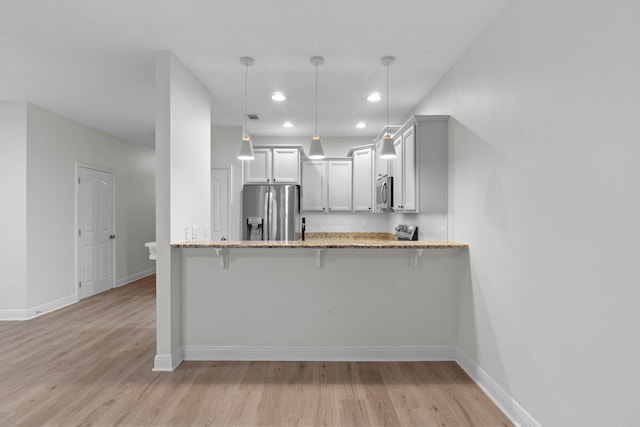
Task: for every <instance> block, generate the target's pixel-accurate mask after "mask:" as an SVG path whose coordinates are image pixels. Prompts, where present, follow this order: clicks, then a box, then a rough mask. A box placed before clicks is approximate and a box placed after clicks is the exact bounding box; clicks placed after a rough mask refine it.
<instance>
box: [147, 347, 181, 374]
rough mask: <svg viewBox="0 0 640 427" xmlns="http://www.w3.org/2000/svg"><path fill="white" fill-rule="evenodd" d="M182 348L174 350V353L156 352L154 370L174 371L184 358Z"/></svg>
mask: <svg viewBox="0 0 640 427" xmlns="http://www.w3.org/2000/svg"><path fill="white" fill-rule="evenodd" d="M182 354H183V352H182V348H178V349H176V350H174V351H173V353H172V354H156V356H155V357H154V358H153V369H152V371H154V372H173V371H174V370H175V369H176V368H177V367H178V365H179V364H180V363H182V361H183V360H184V358H183V355H182Z"/></svg>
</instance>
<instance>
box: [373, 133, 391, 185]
mask: <svg viewBox="0 0 640 427" xmlns="http://www.w3.org/2000/svg"><path fill="white" fill-rule="evenodd" d="M381 152H382V141H379V142H378V144H376V159H375V161H376V178H380V177H382V176H385V175H389V174H390V171H389V169H390V168H389V159H381V158H380V153H381Z"/></svg>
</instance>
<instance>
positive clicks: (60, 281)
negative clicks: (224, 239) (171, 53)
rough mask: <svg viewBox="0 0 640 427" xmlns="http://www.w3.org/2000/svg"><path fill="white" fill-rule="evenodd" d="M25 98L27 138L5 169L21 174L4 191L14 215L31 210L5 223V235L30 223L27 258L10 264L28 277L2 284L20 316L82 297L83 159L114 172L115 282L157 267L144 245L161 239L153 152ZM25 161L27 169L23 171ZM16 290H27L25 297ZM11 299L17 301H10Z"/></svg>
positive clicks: (25, 236) (20, 240) (25, 234)
mask: <svg viewBox="0 0 640 427" xmlns="http://www.w3.org/2000/svg"><path fill="white" fill-rule="evenodd" d="M4 105H5V106H6V105H7V104H4ZM20 105H22V106H24V108H23V117H24V118H23V119H21V120H22V124H21V126H23V129H24V137H20V138H17V139H16V138H14V139H13V140H12V143H13V144H14V145H15V144H17V145H16V146H17V147H20V150H19V152H16V153H14V156H13V157H14V158H15V165H16V166H14V167H12V168H9V169H6V170H5V173H6V172H7V171H13V172H16V173H15V174H14V173H13V172H11V175H10V176H8V177H7V178H6V179H7V181H6V183H5V185H6V186H5V187H4V188H2V197H3V199H5V200H14V201H15V202H16V211H15V215H24V219H23V220H18V218H13V219H12V218H4V217H3V220H2V221H1V222H2V224H3V227H6V228H7V234H6V236H11V233H14V234H15V230H23V231H22V234H21V235H20V236H15V238H14V239H12V240H13V242H14V243H12V244H13V245H15V247H16V248H18V249H19V250H20V252H21V251H23V250H24V251H25V252H24V262H23V261H20V264H11V265H12V267H11V268H12V269H14V270H15V269H16V265H20V269H21V271H24V274H25V280H21V281H19V282H17V283H21V285H20V286H14V289H8V288H7V287H4V286H3V287H2V288H0V291H1V292H2V298H0V301H1V302H0V310H2V309H13V310H18V311H17V312H16V313H15V314H16V316H15V317H17V318H27V317H32V316H33V315H35V311H36V309H39V310H41V309H43V307H44V309H45V310H46V309H49V308H57V307H56V305H57V304H63V303H69V302H73V300H74V299H75V295H76V274H75V273H76V271H75V269H76V267H75V236H76V232H75V189H76V184H75V173H76V162H81V163H85V164H90V165H94V166H101V167H104V168H108V169H111V170H113V171H114V174H115V188H116V198H115V205H116V234H117V236H118V237H117V239H116V253H117V258H116V260H115V261H116V267H117V270H116V280H117V283H116V284H123V283H126V282H128V281H130V280H132V279H135V278H137V277H139V276H140V274H148V273H150V272H153V270H154V268H155V263H154V262H153V261H150V260H149V259H148V253H147V252H146V248H145V247H144V244H145V242H148V241H152V240H154V239H155V236H154V235H155V232H154V227H155V209H154V200H155V196H154V185H155V171H154V158H155V156H154V153H153V151H152V150H150V149H148V148H145V147H141V146H137V145H133V144H131V143H129V142H126V141H123V140H120V139H118V138H115V137H113V136H111V135H108V134H106V133H103V132H100V131H97V130H95V129H93V128H90V127H88V126H85V125H83V124H80V123H78V122H75V121H73V120H70V119H67V118H65V117H62V116H60V115H58V114H55V113H53V112H51V111H48V110H45V109H43V108H40V107H37V106H34V105H31V104H20ZM3 128H5V126H3ZM3 144H4V141H3ZM3 154H4V153H3ZM3 158H4V155H3ZM21 162H22V164H24V167H25V170H24V171H19V170H17V166H18V165H20V164H21ZM3 169H4V168H3ZM7 183H11V185H8V184H7ZM3 215H4V214H3ZM14 224H15V226H16V228H15V229H14V228H13V225H14ZM4 235H5V234H4V233H3V236H4ZM2 246H3V247H4V245H2ZM15 257H16V255H12V258H15ZM20 257H22V255H20ZM15 274H17V273H16V272H14V273H12V274H11V275H12V276H13V275H15ZM19 274H20V275H22V274H23V273H19ZM16 292H17V293H20V294H22V293H24V298H23V297H22V295H20V297H19V301H20V303H17V301H18V300H16V295H15V294H16ZM5 301H13V303H11V304H12V305H11V306H7V307H5V306H4V305H5V304H6V303H5Z"/></svg>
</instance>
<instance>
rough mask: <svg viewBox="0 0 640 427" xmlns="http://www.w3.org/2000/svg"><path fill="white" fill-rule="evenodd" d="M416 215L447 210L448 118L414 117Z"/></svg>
mask: <svg viewBox="0 0 640 427" xmlns="http://www.w3.org/2000/svg"><path fill="white" fill-rule="evenodd" d="M414 120H415V124H414V126H415V140H416V145H415V146H416V159H417V165H418V167H417V168H416V170H415V171H416V177H415V180H416V197H417V206H418V209H417V210H418V211H419V212H424V213H446V212H447V211H448V182H449V177H448V174H449V116H415V117H414Z"/></svg>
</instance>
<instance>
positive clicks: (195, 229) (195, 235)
mask: <svg viewBox="0 0 640 427" xmlns="http://www.w3.org/2000/svg"><path fill="white" fill-rule="evenodd" d="M191 238H192V239H193V240H198V239H199V238H200V229H199V228H198V226H197V225H194V226H192V227H191Z"/></svg>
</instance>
